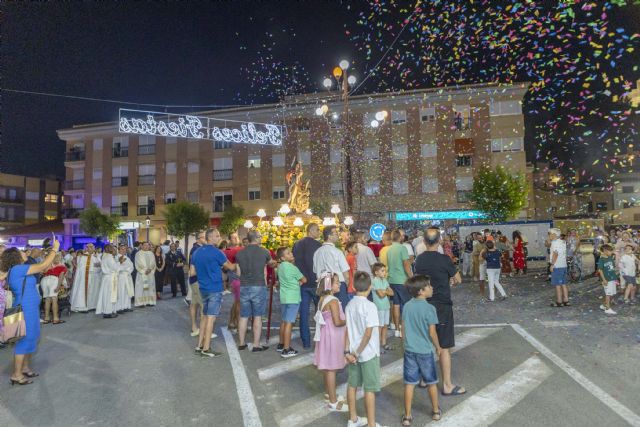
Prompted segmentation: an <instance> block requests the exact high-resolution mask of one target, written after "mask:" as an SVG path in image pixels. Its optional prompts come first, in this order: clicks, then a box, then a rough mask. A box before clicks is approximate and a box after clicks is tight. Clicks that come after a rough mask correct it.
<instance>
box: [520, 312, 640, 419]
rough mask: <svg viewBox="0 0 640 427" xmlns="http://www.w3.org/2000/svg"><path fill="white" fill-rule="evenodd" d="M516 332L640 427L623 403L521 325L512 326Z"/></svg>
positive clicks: (637, 417) (613, 409)
mask: <svg viewBox="0 0 640 427" xmlns="http://www.w3.org/2000/svg"><path fill="white" fill-rule="evenodd" d="M511 327H512V328H513V330H514V331H516V332H517V333H518V334H519V335H520V336H521V337H522V338H524V339H525V340H527V341H528V342H529V344H531V345H532V346H534V347H535V348H536V349H537V350H538V351H539V352H540V353H542V354H543V355H545V356H546V357H547V358H549V360H551V361H552V362H553V363H555V364H556V365H557V366H558V367H559V368H560V369H562V370H563V371H564V372H566V373H567V375H569V376H570V377H571V378H573V379H574V380H575V381H576V382H577V383H578V384H580V385H581V386H582V387H583V388H584V389H585V390H587V391H588V392H589V393H591V394H592V395H594V396H595V397H596V398H597V399H599V400H600V401H601V402H602V403H604V404H605V405H607V406H608V407H609V408H611V410H612V411H613V412H615V413H616V414H618V415H619V416H620V417H622V418H623V419H624V420H625V421H626V422H628V423H629V424H631V425H634V426H640V416H638V415H637V414H636V413H634V412H633V411H631V410H630V409H629V408H627V407H626V406H624V405H623V404H622V403H620V402H618V401H617V400H616V399H614V398H613V397H612V396H611V395H610V394H608V393H607V392H605V391H604V390H602V389H601V388H600V387H598V386H597V385H595V384H594V383H593V382H591V381H590V380H589V379H587V377H585V376H584V375H582V374H581V373H580V372H578V371H577V370H575V369H574V368H573V367H572V366H571V365H569V364H568V363H567V362H565V361H564V360H562V359H561V358H560V357H559V356H558V355H556V354H555V353H554V352H552V351H551V350H549V348H547V347H546V346H545V345H544V344H542V343H541V342H540V341H538V340H537V339H535V338H534V337H533V336H532V335H531V334H529V333H528V332H527V331H525V330H524V328H523V327H522V326H520V325H517V324H514V325H511Z"/></svg>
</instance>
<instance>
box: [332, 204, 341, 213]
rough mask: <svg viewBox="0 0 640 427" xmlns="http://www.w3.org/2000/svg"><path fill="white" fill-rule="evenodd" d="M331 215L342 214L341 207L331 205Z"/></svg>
mask: <svg viewBox="0 0 640 427" xmlns="http://www.w3.org/2000/svg"><path fill="white" fill-rule="evenodd" d="M331 213H332V214H334V215H338V214H339V213H340V206H338V205H337V204H335V205H331Z"/></svg>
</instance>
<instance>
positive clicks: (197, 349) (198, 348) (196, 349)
mask: <svg viewBox="0 0 640 427" xmlns="http://www.w3.org/2000/svg"><path fill="white" fill-rule="evenodd" d="M194 350H195V352H196V354H200V353H202V347H196V348H195V349H194Z"/></svg>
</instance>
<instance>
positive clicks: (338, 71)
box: [332, 67, 342, 79]
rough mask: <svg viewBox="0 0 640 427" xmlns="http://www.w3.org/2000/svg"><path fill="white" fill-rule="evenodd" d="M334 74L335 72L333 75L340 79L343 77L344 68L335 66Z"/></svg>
mask: <svg viewBox="0 0 640 427" xmlns="http://www.w3.org/2000/svg"><path fill="white" fill-rule="evenodd" d="M332 74H333V77H335V78H336V79H339V78H340V77H342V68H340V67H335V68H334V69H333V72H332Z"/></svg>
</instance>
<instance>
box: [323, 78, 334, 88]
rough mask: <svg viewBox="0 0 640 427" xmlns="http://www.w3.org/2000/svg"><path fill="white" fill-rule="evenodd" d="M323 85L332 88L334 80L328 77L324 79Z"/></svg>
mask: <svg viewBox="0 0 640 427" xmlns="http://www.w3.org/2000/svg"><path fill="white" fill-rule="evenodd" d="M322 86H324V87H325V88H326V89H331V86H333V82H332V81H331V79H330V78H328V77H327V78H325V79H324V80H323V81H322Z"/></svg>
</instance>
